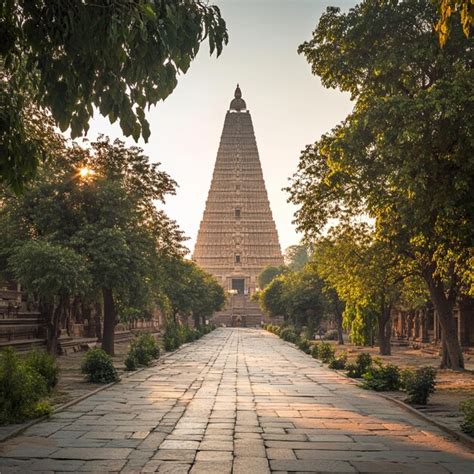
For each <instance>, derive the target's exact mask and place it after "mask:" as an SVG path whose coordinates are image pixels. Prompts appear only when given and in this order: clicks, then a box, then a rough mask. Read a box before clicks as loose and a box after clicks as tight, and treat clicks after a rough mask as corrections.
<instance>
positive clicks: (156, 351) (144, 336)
mask: <svg viewBox="0 0 474 474" xmlns="http://www.w3.org/2000/svg"><path fill="white" fill-rule="evenodd" d="M159 356H160V346H159V345H158V342H157V340H156V339H155V336H153V334H151V333H149V332H143V333H141V334H139V335H138V336H137V337H135V338H134V339H133V340H132V342H131V343H130V349H129V350H128V354H127V357H126V358H125V361H124V362H125V368H126V369H127V370H137V368H138V366H140V365H141V366H148V365H150V364H151V361H152V360H153V359H158V357H159Z"/></svg>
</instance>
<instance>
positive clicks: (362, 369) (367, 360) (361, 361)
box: [346, 352, 372, 379]
mask: <svg viewBox="0 0 474 474" xmlns="http://www.w3.org/2000/svg"><path fill="white" fill-rule="evenodd" d="M371 366H372V356H371V355H370V354H369V353H368V352H361V353H360V354H359V355H358V356H357V358H356V361H355V364H347V365H346V370H347V376H348V377H352V378H353V379H360V378H361V377H362V376H363V375H364V374H365V373H366V372H367V370H368V369H369V367H371Z"/></svg>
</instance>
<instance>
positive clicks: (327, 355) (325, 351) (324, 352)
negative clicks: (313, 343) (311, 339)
mask: <svg viewBox="0 0 474 474" xmlns="http://www.w3.org/2000/svg"><path fill="white" fill-rule="evenodd" d="M335 354H336V350H335V349H334V347H333V346H332V344H330V343H329V342H321V343H320V346H319V350H318V355H319V359H321V361H322V362H324V363H326V364H327V363H329V362H331V360H333V359H334V356H335Z"/></svg>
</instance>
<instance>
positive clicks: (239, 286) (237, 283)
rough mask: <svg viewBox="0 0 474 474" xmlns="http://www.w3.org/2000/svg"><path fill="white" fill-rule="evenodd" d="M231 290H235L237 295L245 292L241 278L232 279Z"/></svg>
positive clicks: (243, 281)
mask: <svg viewBox="0 0 474 474" xmlns="http://www.w3.org/2000/svg"><path fill="white" fill-rule="evenodd" d="M232 289H233V290H237V293H238V294H239V295H243V294H244V291H245V280H244V279H243V278H232Z"/></svg>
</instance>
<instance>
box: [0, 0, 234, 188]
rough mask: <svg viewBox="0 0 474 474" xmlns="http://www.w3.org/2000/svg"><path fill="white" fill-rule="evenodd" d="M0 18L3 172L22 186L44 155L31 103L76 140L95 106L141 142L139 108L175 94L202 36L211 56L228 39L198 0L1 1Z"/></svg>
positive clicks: (145, 130) (143, 125) (143, 130)
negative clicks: (134, 0) (5, 142)
mask: <svg viewBox="0 0 474 474" xmlns="http://www.w3.org/2000/svg"><path fill="white" fill-rule="evenodd" d="M0 24H1V25H2V44H1V47H0V57H1V63H2V64H1V73H2V74H1V75H2V77H1V80H0V104H2V114H1V115H0V130H1V135H2V136H0V143H4V142H3V140H2V139H1V138H3V135H4V136H5V137H7V138H8V142H7V144H6V146H5V148H4V149H2V150H1V151H2V152H6V153H1V156H2V160H3V162H2V164H1V166H0V170H1V175H0V178H3V179H6V180H7V182H10V183H16V184H17V185H20V186H21V185H23V184H24V181H25V179H26V178H27V177H30V176H31V174H32V173H31V171H32V170H33V171H34V168H35V165H36V164H37V163H38V161H39V160H41V159H43V158H44V154H43V153H42V152H43V148H44V145H43V142H42V140H41V136H38V134H37V133H35V132H36V130H34V128H33V127H31V126H30V124H29V117H30V116H31V115H34V114H35V113H36V111H37V110H46V111H47V113H48V114H49V115H50V116H51V117H52V118H53V119H54V122H55V125H57V126H59V128H60V129H61V130H62V131H63V132H64V131H66V130H67V129H70V131H71V135H72V137H73V138H74V137H79V136H81V135H83V134H86V133H87V131H88V129H89V122H90V120H91V118H92V116H93V114H94V110H98V111H99V112H100V114H101V115H103V116H104V117H108V118H109V120H110V122H111V123H114V122H116V121H117V120H118V122H119V125H120V128H121V129H122V132H123V134H124V135H125V136H132V137H133V139H134V140H135V141H138V139H139V137H140V136H142V137H143V138H144V140H145V141H147V140H148V138H149V136H150V127H149V123H148V122H147V120H146V117H145V110H146V109H147V108H149V107H150V106H151V105H155V104H157V103H158V102H159V101H162V100H165V99H166V98H167V97H168V96H169V95H170V94H171V93H172V92H173V90H174V89H175V87H176V86H177V83H178V76H179V75H182V74H185V73H186V72H187V70H188V69H189V66H190V63H191V62H192V61H193V60H194V58H195V57H196V55H197V53H198V51H199V47H200V44H201V43H202V42H203V41H205V40H207V41H208V43H209V47H210V52H211V54H212V53H213V52H214V51H216V52H217V55H219V54H220V53H221V51H222V48H223V46H224V44H226V43H227V41H228V35H227V30H226V25H225V22H224V20H223V19H222V17H221V14H220V10H219V8H218V7H217V6H214V5H209V4H208V3H207V2H204V1H200V0H192V1H185V0H163V1H160V2H152V1H143V2H142V1H140V2H130V1H128V0H111V1H108V2H107V3H106V4H102V3H101V2H91V1H86V2H72V3H71V2H59V3H58V2H53V3H51V2H47V1H40V2H36V3H35V4H34V6H32V5H31V4H30V2H28V1H27V0H19V1H15V2H9V1H8V2H2V3H1V8H0ZM3 157H5V158H4V159H3ZM15 168H16V169H15Z"/></svg>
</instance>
